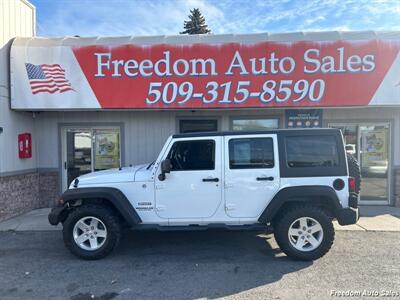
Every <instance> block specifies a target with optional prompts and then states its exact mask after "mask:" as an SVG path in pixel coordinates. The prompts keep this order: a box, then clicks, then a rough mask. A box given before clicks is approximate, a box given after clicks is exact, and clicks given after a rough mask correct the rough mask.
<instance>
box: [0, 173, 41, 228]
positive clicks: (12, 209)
mask: <svg viewBox="0 0 400 300" xmlns="http://www.w3.org/2000/svg"><path fill="white" fill-rule="evenodd" d="M39 207H40V199H39V174H38V173H36V172H35V173H30V174H24V175H13V176H4V177H0V221H1V220H5V219H8V218H11V217H13V216H16V215H19V214H22V213H25V212H28V211H30V210H32V209H34V208H39Z"/></svg>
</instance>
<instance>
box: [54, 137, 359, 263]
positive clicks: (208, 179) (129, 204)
mask: <svg viewBox="0 0 400 300" xmlns="http://www.w3.org/2000/svg"><path fill="white" fill-rule="evenodd" d="M350 163H351V164H350ZM349 171H350V175H351V173H352V172H353V174H355V175H356V176H355V177H358V178H354V177H351V176H349ZM358 192H359V167H358V164H357V162H356V161H355V160H354V159H351V157H349V158H347V159H346V152H345V147H344V144H343V137H342V134H341V132H340V131H339V130H337V129H306V130H304V129H303V130H274V131H264V132H240V133H238V132H217V133H192V134H177V135H173V136H171V137H170V138H168V140H167V141H166V143H165V145H164V147H163V148H162V150H161V152H160V154H159V156H158V158H157V159H156V160H155V161H154V162H153V163H150V164H144V165H139V166H134V167H126V168H120V169H112V170H107V171H100V172H94V173H91V174H86V175H83V176H80V177H78V178H76V179H75V180H74V181H73V182H72V183H71V186H70V188H69V189H68V190H67V191H66V192H64V194H63V195H62V196H61V198H60V200H59V201H58V207H56V208H53V209H52V211H51V213H50V214H49V221H50V223H51V224H53V225H57V224H58V223H59V222H62V224H63V237H64V242H65V245H66V246H67V247H68V249H69V250H70V251H71V252H72V253H73V254H75V255H76V256H78V257H81V258H84V259H99V258H102V257H104V256H106V255H107V254H109V253H110V252H111V251H112V250H113V249H114V248H115V247H116V246H117V244H118V241H119V239H120V236H121V227H123V226H128V227H130V228H132V229H147V228H149V229H161V230H176V229H183V228H184V229H188V230H200V229H210V228H226V229H243V230H245V229H255V230H267V229H272V230H273V232H274V235H275V239H276V241H277V243H278V244H279V246H280V248H281V249H282V251H283V252H285V253H286V254H287V255H288V256H290V257H294V258H297V259H304V260H312V259H317V258H319V257H321V256H323V255H324V254H325V253H326V252H328V250H329V249H330V247H331V245H332V243H333V239H334V228H333V225H332V220H333V219H337V220H338V222H339V224H341V225H347V224H354V223H356V222H357V220H358V208H357V199H358Z"/></svg>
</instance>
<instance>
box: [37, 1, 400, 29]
mask: <svg viewBox="0 0 400 300" xmlns="http://www.w3.org/2000/svg"><path fill="white" fill-rule="evenodd" d="M30 2H31V3H32V4H34V5H35V6H36V13H37V35H39V36H65V35H79V36H99V35H100V36H120V35H173V34H179V32H180V31H182V30H183V21H184V20H187V19H188V18H187V15H188V14H189V11H190V9H192V8H199V9H200V11H201V12H202V13H203V15H204V17H205V19H206V23H207V24H208V26H209V28H210V29H211V31H212V33H214V34H225V33H256V32H274V33H276V32H293V31H325V30H346V31H347V30H400V0H369V1H367V0H303V1H302V0H293V1H292V0H247V1H246V0H186V1H185V0H30Z"/></svg>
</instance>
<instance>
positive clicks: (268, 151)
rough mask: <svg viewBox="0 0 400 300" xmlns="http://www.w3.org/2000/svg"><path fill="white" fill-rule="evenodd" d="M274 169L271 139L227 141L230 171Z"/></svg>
mask: <svg viewBox="0 0 400 300" xmlns="http://www.w3.org/2000/svg"><path fill="white" fill-rule="evenodd" d="M273 167H274V147H273V140H272V139H271V138H243V139H231V140H229V168H230V169H261V168H273Z"/></svg>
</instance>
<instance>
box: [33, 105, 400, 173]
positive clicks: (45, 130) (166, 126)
mask: <svg viewBox="0 0 400 300" xmlns="http://www.w3.org/2000/svg"><path fill="white" fill-rule="evenodd" d="M234 116H260V117H279V118H280V126H281V127H283V126H284V111H283V110H281V109H265V110H241V111H223V112H218V111H215V110H210V111H196V112H194V113H193V112H191V111H181V112H177V111H154V112H149V111H141V112H134V111H125V112H124V111H115V112H111V111H104V112H41V113H39V114H37V115H36V119H35V132H36V152H37V154H38V155H37V159H38V168H51V169H52V168H58V167H59V161H60V159H61V158H59V139H60V137H59V132H58V131H59V124H74V123H75V124H84V123H88V124H90V123H92V124H103V125H107V123H123V124H124V129H125V148H124V152H125V165H129V164H138V163H144V162H149V161H152V160H153V159H155V158H156V156H157V154H158V152H159V150H160V149H161V147H162V145H163V144H164V141H165V140H166V139H167V137H168V136H169V135H171V134H174V133H176V132H177V130H178V128H177V127H178V126H177V120H178V119H179V118H182V117H183V118H185V117H190V118H197V117H198V118H202V117H212V118H213V117H217V118H218V119H219V120H220V125H221V126H220V129H221V130H230V120H231V118H233V117H234ZM323 118H324V120H325V121H334V120H340V121H343V120H348V121H351V120H354V121H360V120H364V121H367V120H389V121H392V122H393V123H392V125H393V127H392V131H393V135H392V136H394V139H392V143H393V146H394V163H395V165H400V138H399V136H400V108H353V109H325V110H324V115H323Z"/></svg>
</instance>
